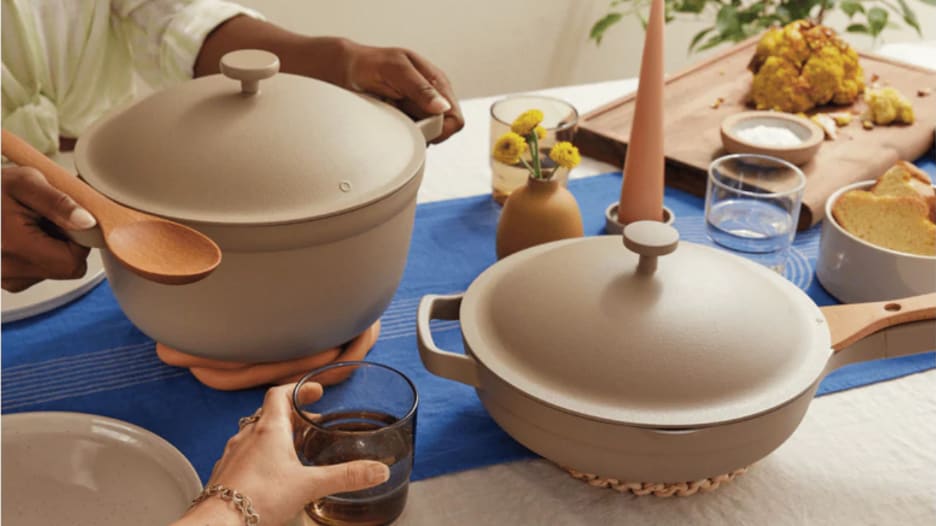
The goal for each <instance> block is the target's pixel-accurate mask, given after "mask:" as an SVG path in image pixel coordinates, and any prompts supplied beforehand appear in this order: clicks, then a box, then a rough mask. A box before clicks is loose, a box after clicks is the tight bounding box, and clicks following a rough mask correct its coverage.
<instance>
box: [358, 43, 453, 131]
mask: <svg viewBox="0 0 936 526" xmlns="http://www.w3.org/2000/svg"><path fill="white" fill-rule="evenodd" d="M349 55H350V59H349V61H348V84H349V87H350V88H351V89H354V90H355V91H363V92H367V93H373V94H375V95H380V96H382V97H386V98H388V99H390V100H391V101H393V102H394V103H395V104H396V105H397V106H398V107H399V108H400V109H401V110H403V111H405V112H406V113H407V114H409V115H410V116H411V117H415V118H417V119H422V118H425V117H428V116H430V115H438V114H440V113H441V114H444V115H445V120H444V122H443V124H442V134H441V135H439V136H438V137H437V138H436V139H434V140H433V141H432V142H433V143H439V142H442V141H444V140H445V139H448V138H449V137H450V136H451V135H452V134H454V133H455V132H457V131H458V130H461V129H462V127H463V126H464V125H465V118H464V117H463V116H462V114H461V108H459V107H458V101H457V100H456V98H455V93H454V91H453V90H452V86H451V84H450V83H449V80H448V77H446V76H445V73H443V72H442V70H440V69H439V68H437V67H436V66H435V65H433V64H432V63H431V62H429V61H428V60H426V59H425V58H423V57H422V56H420V55H418V54H416V53H414V52H413V51H410V50H407V49H401V48H381V47H373V46H363V45H360V44H353V43H352V44H351V51H350V53H349Z"/></svg>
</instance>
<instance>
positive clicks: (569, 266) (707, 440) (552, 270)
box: [417, 221, 936, 482]
mask: <svg viewBox="0 0 936 526" xmlns="http://www.w3.org/2000/svg"><path fill="white" fill-rule="evenodd" d="M624 235H625V243H624V244H625V246H626V247H627V249H625V248H624V247H621V238H620V237H618V236H600V237H590V238H584V239H576V240H567V241H558V242H554V243H550V244H546V245H542V246H539V247H534V248H531V249H529V250H525V251H523V252H521V253H518V254H516V255H514V256H512V257H510V258H507V259H504V260H503V261H501V262H498V263H497V264H496V265H494V266H492V267H491V268H489V269H488V270H486V271H485V272H484V273H482V274H481V275H480V276H479V277H478V278H477V279H476V280H475V281H474V283H472V285H471V286H470V287H469V289H468V290H467V291H466V293H465V294H464V295H456V296H427V297H425V298H424V299H423V301H422V303H421V304H420V308H419V311H418V320H417V332H418V343H419V348H420V356H421V358H422V360H423V363H424V364H425V365H426V368H427V369H429V370H430V371H431V372H433V373H435V374H437V375H439V376H442V377H445V378H449V379H453V380H456V381H459V382H462V383H465V384H468V385H471V386H474V387H475V388H476V390H477V393H478V396H479V398H480V399H481V401H482V402H483V403H484V405H485V408H486V409H487V410H488V412H489V413H490V414H491V416H492V417H493V418H494V419H495V420H496V421H497V422H498V424H499V425H501V427H503V428H504V429H505V430H506V431H507V432H508V433H510V434H511V435H512V436H513V437H514V438H515V439H517V440H518V441H519V442H521V443H522V444H524V445H526V446H527V447H529V448H530V449H532V450H533V451H535V452H537V453H539V454H541V455H543V456H545V457H547V458H549V459H551V460H553V461H555V462H557V463H559V464H562V465H565V466H568V467H571V468H574V469H577V470H579V471H584V472H590V473H598V474H600V475H602V476H604V477H611V478H616V479H619V480H624V481H633V482H687V481H694V480H698V479H701V478H706V477H714V476H717V475H720V474H723V473H729V472H731V471H733V470H735V469H737V468H741V467H744V466H746V465H748V464H751V463H752V462H755V461H756V460H758V459H759V458H761V457H763V456H764V455H766V454H768V453H769V452H771V451H772V450H773V449H775V448H776V447H777V446H779V445H780V444H781V443H783V441H784V440H786V438H787V437H788V436H789V435H790V434H791V433H792V432H793V431H794V430H795V428H796V426H797V425H798V424H799V422H800V420H801V419H802V417H803V415H804V413H805V411H806V409H807V407H808V405H809V401H810V400H811V399H812V396H813V395H814V393H815V390H816V388H817V386H818V385H819V382H820V380H821V379H822V377H823V376H824V375H825V374H826V373H827V372H828V371H830V370H832V369H834V368H836V367H838V366H840V365H842V364H844V363H847V362H849V361H856V360H861V359H870V358H874V357H881V356H887V355H889V353H894V352H895V351H899V352H902V353H907V352H924V351H928V350H930V349H931V348H932V334H933V329H934V324H933V323H932V321H921V320H932V319H936V293H934V294H929V295H927V296H922V297H917V298H912V299H908V300H906V301H902V302H890V303H888V304H883V303H882V304H864V305H854V306H836V307H826V308H823V309H819V308H818V307H817V306H816V305H815V304H814V303H813V302H812V300H810V299H809V297H808V296H806V294H804V293H803V292H802V291H801V290H799V289H798V288H797V287H796V286H794V285H793V284H791V283H790V282H788V281H786V280H785V279H783V278H782V277H781V276H779V275H778V274H776V273H774V272H772V271H770V270H768V269H766V268H764V267H762V266H760V265H757V264H754V263H751V262H749V261H747V260H745V259H744V258H740V257H737V256H733V255H730V254H727V253H724V252H721V251H718V250H716V249H713V248H709V247H705V246H701V245H695V244H692V243H678V233H676V231H675V230H674V229H672V227H670V226H667V225H665V224H663V223H660V222H652V221H641V222H637V223H634V224H631V225H628V226H627V227H626V228H625V234H624ZM677 244H678V248H677ZM671 252H672V253H671ZM665 254H669V255H666V256H665V257H660V256H664V255H665ZM431 319H460V321H461V324H462V335H463V338H464V343H465V349H466V354H464V355H462V354H455V353H451V352H447V351H444V350H442V349H439V348H438V347H437V346H436V345H435V343H434V342H433V341H432V337H431V333H430V331H429V321H430V320H431ZM899 323H904V324H905V325H901V326H900V327H896V328H894V329H890V330H889V331H888V332H887V333H886V334H887V337H886V338H885V337H884V335H885V333H880V332H879V333H876V334H873V335H871V336H870V337H869V338H866V339H864V340H861V341H859V340H860V338H862V337H864V336H867V335H869V334H871V333H872V332H873V331H875V330H878V329H881V328H883V327H887V326H890V325H895V324H899ZM855 342H858V343H855ZM890 345H892V346H893V348H888V346H890ZM846 347H847V351H846V352H842V353H838V354H836V353H835V350H839V349H844V348H846Z"/></svg>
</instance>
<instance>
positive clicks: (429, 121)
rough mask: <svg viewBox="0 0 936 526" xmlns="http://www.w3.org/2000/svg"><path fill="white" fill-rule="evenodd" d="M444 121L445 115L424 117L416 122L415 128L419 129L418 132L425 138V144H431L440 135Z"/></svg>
mask: <svg viewBox="0 0 936 526" xmlns="http://www.w3.org/2000/svg"><path fill="white" fill-rule="evenodd" d="M444 121H445V115H443V114H441V113H440V114H439V115H433V116H432V117H426V118H425V119H422V120H420V121H416V127H417V128H419V131H421V132H422V134H423V137H425V138H426V142H427V143H429V142H432V141H434V140H435V139H436V138H438V137H439V135H442V124H443V123H444Z"/></svg>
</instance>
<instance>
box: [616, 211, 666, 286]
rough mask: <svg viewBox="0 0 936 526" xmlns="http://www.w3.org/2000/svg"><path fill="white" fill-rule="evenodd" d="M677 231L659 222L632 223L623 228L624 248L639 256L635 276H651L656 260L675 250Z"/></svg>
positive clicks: (654, 269) (655, 267) (654, 270)
mask: <svg viewBox="0 0 936 526" xmlns="http://www.w3.org/2000/svg"><path fill="white" fill-rule="evenodd" d="M678 245H679V231H677V230H676V229H675V228H673V227H671V226H670V225H667V224H665V223H661V222H660V221H634V222H633V223H628V225H627V226H625V227H624V246H625V247H627V248H628V249H629V250H630V251H631V252H635V253H637V254H638V255H640V260H639V261H638V262H637V274H641V275H644V276H652V275H653V273H654V272H656V269H657V258H658V257H660V256H665V255H667V254H670V253H672V252H673V251H674V250H676V247H677V246H678Z"/></svg>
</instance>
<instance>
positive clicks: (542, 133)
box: [533, 126, 546, 141]
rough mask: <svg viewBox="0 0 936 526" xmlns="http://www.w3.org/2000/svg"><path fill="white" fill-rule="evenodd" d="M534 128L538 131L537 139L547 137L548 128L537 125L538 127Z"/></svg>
mask: <svg viewBox="0 0 936 526" xmlns="http://www.w3.org/2000/svg"><path fill="white" fill-rule="evenodd" d="M533 130H534V131H535V132H536V138H537V139H539V140H541V141H542V140H543V139H545V138H546V128H543V127H542V126H537V127H536V128H533Z"/></svg>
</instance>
